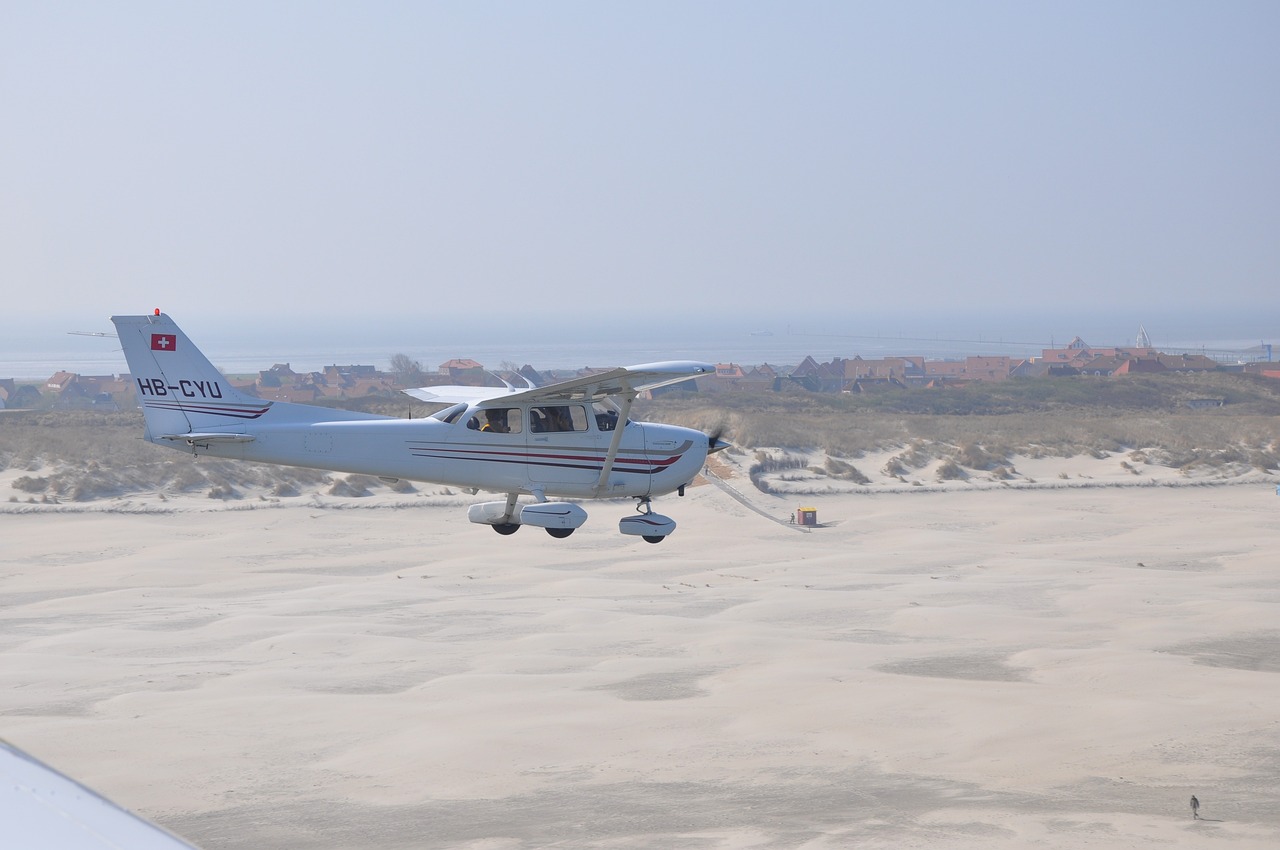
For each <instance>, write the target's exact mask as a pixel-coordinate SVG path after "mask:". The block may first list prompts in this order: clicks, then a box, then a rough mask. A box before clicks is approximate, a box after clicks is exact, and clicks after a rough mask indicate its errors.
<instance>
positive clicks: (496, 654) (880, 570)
mask: <svg viewBox="0 0 1280 850" xmlns="http://www.w3.org/2000/svg"><path fill="white" fill-rule="evenodd" d="M752 498H753V500H754V501H755V502H756V503H757V505H758V506H761V507H762V508H763V509H764V510H765V511H766V512H770V513H774V514H777V515H779V516H783V515H785V514H786V513H787V512H789V511H790V510H793V509H794V508H795V507H796V505H797V504H798V502H799V501H805V502H812V503H813V505H814V506H816V507H817V508H818V509H819V519H820V520H824V521H830V522H838V524H837V525H835V526H834V527H828V528H820V529H816V530H814V531H812V532H809V533H801V532H798V531H797V530H796V529H793V528H789V527H786V526H784V525H780V524H778V523H774V522H769V521H767V520H766V519H764V518H763V517H761V516H760V515H759V514H758V513H757V512H755V511H753V510H750V509H749V508H748V507H746V506H744V505H742V504H740V503H738V502H736V501H734V500H733V499H731V498H729V497H728V496H727V495H726V493H724V492H722V491H721V490H719V489H717V488H714V487H710V486H700V487H695V488H692V489H691V490H690V491H689V494H688V495H687V496H686V497H685V498H683V499H677V498H674V497H668V498H666V499H663V500H661V503H660V504H659V505H658V507H659V509H661V510H664V511H665V512H666V513H668V514H670V515H671V516H673V517H674V518H675V519H676V520H677V521H678V522H679V523H680V528H679V530H678V531H677V532H676V534H675V535H674V536H672V537H671V538H670V539H669V540H668V541H666V542H664V543H663V544H661V545H657V546H652V545H648V544H645V543H643V542H641V541H639V540H637V539H635V538H625V537H622V536H620V535H619V534H618V533H617V529H616V523H617V520H618V519H619V518H620V517H622V516H623V515H625V514H626V513H628V512H629V511H630V510H631V506H630V503H626V502H620V503H604V504H596V505H588V506H587V507H588V510H589V511H590V513H591V517H592V518H591V520H590V521H589V522H588V523H587V525H586V526H585V527H584V528H583V529H581V530H580V531H579V532H577V533H576V534H574V535H573V536H572V537H571V538H569V539H567V540H560V541H557V540H553V539H551V538H550V537H548V536H547V535H545V534H543V533H541V532H540V531H538V530H537V529H524V530H522V531H521V532H520V534H518V535H516V536H514V537H511V538H504V537H500V536H498V535H496V534H493V533H491V532H489V531H488V530H486V529H484V528H481V527H479V526H474V525H471V524H469V523H467V521H466V518H465V510H464V507H463V506H464V505H465V503H466V499H465V498H464V497H461V496H459V497H455V498H453V499H440V498H428V497H418V499H417V501H414V500H413V499H402V500H401V501H400V502H398V503H397V504H398V505H399V506H398V507H397V506H393V505H391V504H388V503H385V502H384V503H382V504H381V506H380V507H376V508H371V509H361V508H359V507H358V506H355V505H354V503H352V502H345V503H344V502H341V501H340V500H328V501H325V500H319V499H316V500H312V501H310V502H304V501H303V500H297V502H296V503H293V504H279V503H266V502H245V503H241V504H238V505H235V506H234V509H228V507H227V506H225V505H216V506H215V505H213V504H212V503H211V502H210V501H209V500H207V499H195V498H193V499H189V500H186V501H184V502H183V503H182V504H176V503H175V501H174V500H170V501H168V502H165V503H163V504H161V503H158V502H156V501H155V500H129V501H126V502H124V503H119V502H117V503H115V504H114V505H108V506H105V507H104V506H101V505H96V506H93V505H91V506H87V507H84V508H77V509H73V510H62V509H59V508H49V509H44V506H37V507H31V508H30V509H28V508H27V507H25V506H17V507H15V506H12V505H11V506H10V508H11V510H10V511H8V512H6V513H3V514H0V530H2V531H0V533H2V535H3V540H4V544H3V548H2V549H0V681H2V683H3V687H0V737H4V738H6V739H8V740H10V741H11V742H13V743H14V744H17V745H18V746H21V747H23V748H25V749H27V750H29V751H30V752H31V753H33V754H34V755H36V756H37V757H39V758H41V759H43V760H44V761H46V762H48V763H50V764H52V765H53V766H55V767H58V768H59V769H62V770H64V771H66V772H68V773H70V774H71V775H73V776H75V777H76V778H78V779H80V780H82V781H84V782H86V783H88V784H90V785H92V786H94V787H95V788H97V789H98V790H100V791H102V792H103V793H105V794H106V795H108V796H109V797H111V798H113V799H115V800H116V801H117V802H119V803H121V804H123V805H126V806H128V807H130V808H133V809H135V810H137V811H139V812H140V813H142V814H144V815H146V816H148V817H150V818H152V819H154V820H156V821H157V822H159V823H160V824H162V825H164V826H166V827H168V828H169V829H172V830H173V831H175V832H177V833H178V834H180V835H182V836H184V837H186V838H187V839H188V840H191V841H193V842H194V843H196V844H198V845H200V846H202V847H205V848H265V847H281V848H284V847H288V848H347V847H379V848H475V850H480V848H483V850H507V849H508V848H533V847H558V848H562V847H563V848H573V847H582V848H586V847H590V848H598V847H609V848H623V847H654V848H659V847H660V848H784V847H785V848H795V847H803V848H813V849H814V850H816V849H817V848H844V847H851V846H858V847H885V848H889V847H893V848H903V847H956V848H970V847H971V848H979V847H983V848H990V847H1008V848H1023V847H1028V846H1039V847H1064V848H1065V847H1119V846H1124V847H1153V848H1154V847H1162V848H1163V847H1199V846H1206V844H1207V843H1208V842H1209V841H1210V840H1211V839H1217V843H1219V844H1221V845H1222V846H1231V847H1233V848H1272V847H1275V846H1277V844H1280V806H1278V805H1277V801H1278V800H1280V675H1278V674H1280V651H1278V650H1280V625H1277V619H1276V611H1277V607H1276V606H1277V603H1280V575H1278V574H1277V571H1276V563H1277V561H1276V553H1277V551H1280V523H1278V522H1277V517H1278V516H1280V513H1278V512H1280V499H1278V498H1277V496H1276V493H1275V489H1274V483H1270V484H1269V483H1267V482H1265V481H1260V482H1254V483H1250V484H1235V485H1220V486H1150V487H1127V488H1120V487H1080V488H1061V489H1028V490H1021V489H1016V488H1007V487H1006V488H999V487H996V488H994V489H970V490H966V491H963V492H959V491H953V492H914V493H913V492H888V493H881V494H875V495H867V494H858V493H833V494H828V495H822V496H820V497H813V498H809V499H804V500H798V499H796V498H794V497H790V496H779V497H770V496H765V495H762V494H753V497H752ZM215 507H216V508H217V509H214V508H215ZM1192 794H1196V795H1197V796H1198V797H1199V799H1200V801H1201V803H1202V808H1201V810H1200V814H1201V816H1202V819H1201V820H1198V821H1193V820H1192V818H1191V813H1190V809H1189V807H1188V800H1189V798H1190V796H1191V795H1192Z"/></svg>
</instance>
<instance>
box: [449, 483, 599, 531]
mask: <svg viewBox="0 0 1280 850" xmlns="http://www.w3.org/2000/svg"><path fill="white" fill-rule="evenodd" d="M535 495H538V496H540V495H541V494H535ZM518 498H519V494H518V493H508V494H507V498H506V501H502V502H481V503H480V504H478V505H472V506H471V507H470V508H468V509H467V519H469V520H471V521H472V522H475V523H479V524H481V525H487V526H490V527H491V528H493V530H494V531H496V532H498V533H499V534H504V535H505V534H515V533H516V532H517V531H519V530H520V526H522V525H535V526H537V527H538V528H545V529H546V530H547V534H550V535H551V536H552V537H556V538H565V537H568V536H569V535H570V534H573V532H574V531H575V530H576V529H578V528H579V527H581V525H582V524H583V523H584V522H586V521H587V512H586V511H584V510H583V509H582V508H580V507H578V506H577V505H575V504H572V503H570V502H547V501H543V500H542V499H539V501H537V502H534V503H533V504H532V505H523V506H521V505H519V504H517V502H516V500H517V499H518Z"/></svg>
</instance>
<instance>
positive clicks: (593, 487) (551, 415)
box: [111, 310, 728, 543]
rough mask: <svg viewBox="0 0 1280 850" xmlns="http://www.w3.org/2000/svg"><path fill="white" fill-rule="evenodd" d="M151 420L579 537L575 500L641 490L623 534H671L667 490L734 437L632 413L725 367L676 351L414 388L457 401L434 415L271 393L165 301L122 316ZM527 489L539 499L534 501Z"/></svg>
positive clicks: (679, 485) (222, 451) (653, 538)
mask: <svg viewBox="0 0 1280 850" xmlns="http://www.w3.org/2000/svg"><path fill="white" fill-rule="evenodd" d="M111 321H112V322H113V323H114V324H115V326H116V334H117V336H118V337H119V338H120V342H121V344H122V346H123V348H124V355H125V359H126V360H128V362H129V370H130V372H131V373H132V377H133V382H134V387H135V389H136V390H137V392H138V400H139V402H140V403H141V405H142V410H143V416H144V418H145V421H146V439H147V440H149V441H150V442H153V443H156V444H157V445H162V446H169V447H171V448H175V449H179V450H182V451H186V452H189V453H191V454H193V455H199V454H204V455H210V456H213V457H224V458H235V459H239V460H249V461H256V462H258V463H276V464H284V465H287V466H305V467H312V468H315V469H326V470H334V471H337V472H352V473H363V474H366V475H374V476H377V477H379V478H382V479H384V480H388V481H396V480H399V479H407V480H410V481H428V482H432V483H436V484H446V485H450V486H456V487H459V488H462V489H464V490H467V491H468V492H470V493H473V494H474V493H476V492H478V491H480V490H485V491H489V492H497V493H505V494H506V498H505V499H504V500H502V501H493V502H481V503H479V504H475V505H472V506H471V507H470V508H469V509H468V511H467V517H468V519H470V520H471V521H472V522H474V523H480V524H483V525H488V526H491V527H492V528H493V530H494V531H497V532H498V533H499V534H511V533H513V532H515V531H518V530H519V529H520V527H521V526H522V525H532V526H537V527H539V528H545V529H546V530H547V533H548V534H550V535H551V536H552V537H568V536H569V535H570V534H572V533H573V531H574V530H575V529H577V528H579V527H580V526H581V525H582V524H583V523H584V522H586V520H587V512H586V511H585V510H583V509H582V508H581V507H580V506H579V505H577V504H575V503H572V502H563V501H561V502H553V501H548V499H549V497H560V498H570V499H616V498H627V497H629V498H634V499H636V500H637V507H636V515H634V516H627V517H624V518H623V519H622V520H621V521H620V522H619V523H618V530H619V531H621V532H622V533H623V534H631V535H637V536H639V537H642V538H643V539H645V540H647V541H649V542H650V543H658V542H660V541H662V540H663V539H664V538H665V537H666V536H667V535H669V534H670V533H671V532H672V531H674V530H675V527H676V523H675V520H673V519H671V518H670V517H666V516H663V515H662V514H658V513H654V512H653V510H652V507H651V505H650V501H651V500H652V499H653V497H654V496H660V495H663V494H665V493H671V492H678V493H679V494H680V495H682V496H683V495H684V488H685V486H686V485H687V484H689V483H690V482H691V481H692V480H693V478H694V476H696V475H697V474H698V473H699V472H700V471H701V470H702V466H703V464H704V463H705V461H706V458H707V455H708V454H711V453H712V452H716V451H719V450H720V449H723V448H725V447H726V446H727V445H728V443H726V442H724V441H722V440H720V439H719V436H718V435H714V434H712V435H708V434H705V433H703V432H702V431H698V430H694V429H692V428H681V427H677V426H675V425H661V424H655V423H651V422H632V421H630V420H629V419H628V418H627V414H628V412H629V411H630V409H631V403H632V401H634V400H635V398H636V396H637V395H639V393H641V392H642V391H644V390H647V389H652V388H654V387H661V386H666V385H668V384H674V383H677V382H679V381H684V380H688V379H689V378H692V377H695V376H697V375H705V374H714V373H715V367H714V366H713V365H711V364H709V363H695V362H691V361H673V362H664V363H647V364H645V365H642V366H630V367H626V368H618V369H612V370H609V371H607V372H602V373H600V374H595V375H589V376H586V377H581V378H574V379H572V380H568V381H563V382H561V383H556V384H551V385H548V386H545V387H529V388H527V389H517V388H515V387H512V386H510V385H508V386H506V387H500V388H493V387H457V386H450V387H424V388H421V389H414V390H407V392H408V394H409V395H411V396H413V397H415V398H418V399H421V400H422V401H426V402H435V403H440V404H448V405H450V406H449V407H446V408H444V409H443V410H440V411H438V412H437V413H434V414H432V415H431V416H429V417H427V418H425V419H399V418H397V417H393V416H378V415H375V414H371V413H359V412H355V411H344V410H331V409H328V408H322V407H315V406H312V405H305V404H293V403H288V402H273V401H264V400H263V399H260V398H255V397H253V396H249V395H246V394H244V393H242V392H240V391H238V390H236V389H235V388H233V387H232V386H231V385H230V383H229V382H228V381H227V379H226V378H225V377H223V376H222V374H221V373H219V372H218V370H217V369H215V368H214V367H213V365H212V364H211V363H210V362H209V360H208V359H207V358H206V357H205V356H204V355H203V354H201V353H200V351H199V349H197V348H196V347H195V345H193V344H192V343H191V341H190V340H189V339H188V338H187V336H186V334H184V333H183V332H182V331H181V330H180V329H179V328H178V326H177V325H176V324H175V323H174V321H173V320H172V319H170V318H169V317H168V316H167V315H164V314H163V313H161V312H160V311H159V310H156V311H155V314H154V315H149V316H146V315H144V316H113V317H112V318H111ZM521 496H526V497H532V501H531V502H526V503H523V504H522V503H521V502H520V501H519V499H520V497H521Z"/></svg>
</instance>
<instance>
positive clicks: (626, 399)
mask: <svg viewBox="0 0 1280 850" xmlns="http://www.w3.org/2000/svg"><path fill="white" fill-rule="evenodd" d="M635 400H636V391H635V390H631V391H630V392H628V393H623V394H622V409H621V410H619V411H618V424H617V425H615V426H614V428H613V439H612V440H610V441H609V451H608V452H606V453H605V456H604V466H602V467H600V477H599V478H597V479H596V486H595V487H594V488H592V489H593V490H594V491H595V493H596V495H599V494H600V491H601V490H603V489H604V485H605V482H606V481H608V480H609V473H610V472H612V471H613V462H614V460H615V459H617V457H618V446H620V445H622V430H623V429H624V428H626V427H627V417H628V416H629V415H630V413H631V402H633V401H635Z"/></svg>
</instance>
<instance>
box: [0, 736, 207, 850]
mask: <svg viewBox="0 0 1280 850" xmlns="http://www.w3.org/2000/svg"><path fill="white" fill-rule="evenodd" d="M0 824H4V844H5V846H6V847H58V848H66V850H119V848H124V847H127V848H129V850H196V848H195V846H194V845H192V844H188V843H187V842H185V841H183V840H182V839H181V838H178V837H177V836H175V835H173V834H172V833H169V832H166V831H165V830H163V829H161V828H160V827H158V826H156V825H155V824H153V823H151V822H150V821H147V820H143V819H142V818H140V817H138V816H137V815H135V814H134V813H133V812H130V811H128V810H127V809H122V808H121V807H119V806H117V805H116V804H115V803H113V802H111V801H110V800H108V799H107V798H106V797H103V796H101V795H100V794H98V793H96V792H94V791H91V790H90V789H88V788H86V787H85V786H83V785H81V784H80V783H79V782H76V781H75V780H73V779H70V778H69V777H67V776H65V775H63V774H61V773H59V772H58V771H56V770H54V769H53V768H51V767H49V766H48V765H47V764H45V763H43V762H41V761H38V760H37V759H34V758H32V757H31V756H29V755H27V754H26V753H24V752H23V751H22V750H20V749H18V748H17V747H15V746H13V745H12V744H9V743H7V742H6V741H3V740H0Z"/></svg>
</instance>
